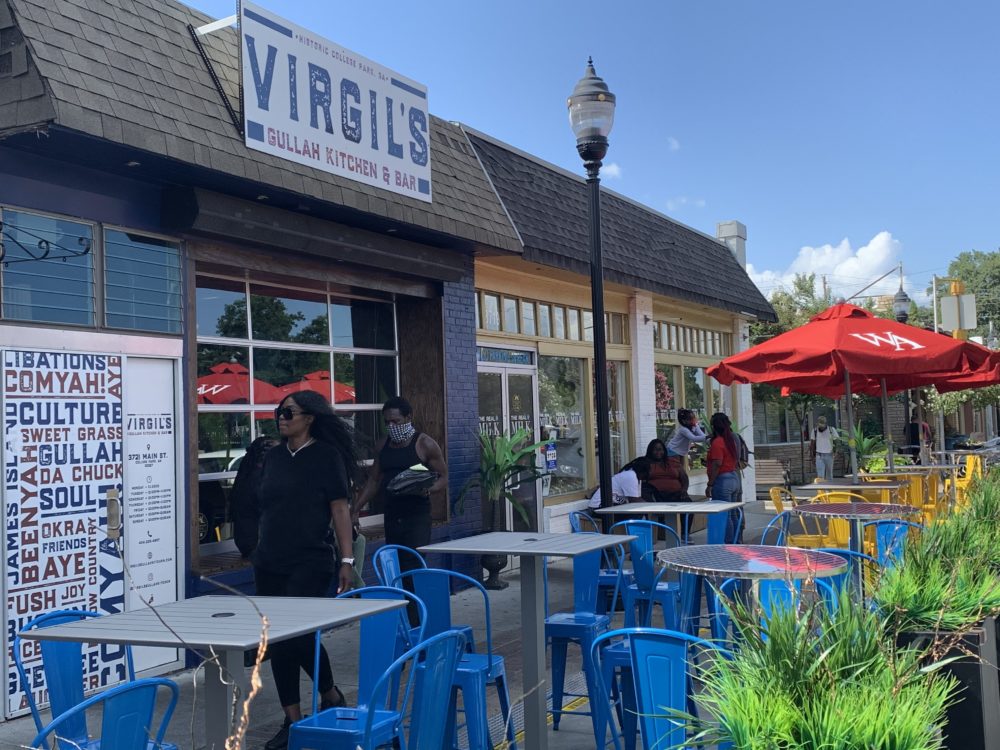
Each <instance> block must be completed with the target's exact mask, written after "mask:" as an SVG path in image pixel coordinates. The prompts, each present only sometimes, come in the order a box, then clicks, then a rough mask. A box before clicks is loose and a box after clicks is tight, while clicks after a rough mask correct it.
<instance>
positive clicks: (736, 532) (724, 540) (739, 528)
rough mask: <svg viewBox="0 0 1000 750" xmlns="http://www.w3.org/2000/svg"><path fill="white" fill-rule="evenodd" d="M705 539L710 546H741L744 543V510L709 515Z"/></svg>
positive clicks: (737, 509)
mask: <svg viewBox="0 0 1000 750" xmlns="http://www.w3.org/2000/svg"><path fill="white" fill-rule="evenodd" d="M705 537H706V540H707V541H708V543H709V544H740V543H741V542H742V541H743V508H735V509H733V510H731V511H728V512H726V513H711V514H709V516H708V524H707V528H706V531H705Z"/></svg>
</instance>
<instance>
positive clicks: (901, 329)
mask: <svg viewBox="0 0 1000 750" xmlns="http://www.w3.org/2000/svg"><path fill="white" fill-rule="evenodd" d="M990 359H991V353H990V350H989V349H986V348H985V347H981V346H978V345H977V344H973V343H972V342H969V341H961V340H958V339H953V338H950V337H948V336H943V335H941V334H939V333H935V332H933V331H927V330H924V329H923V328H916V327H914V326H908V325H905V324H903V323H897V322H896V321H894V320H887V319H885V318H877V317H875V316H874V315H873V314H872V313H871V312H869V311H868V310H864V309H862V308H860V307H856V306H854V305H848V304H839V305H833V306H832V307H830V308H828V309H826V310H824V311H823V312H821V313H819V314H817V315H814V316H813V317H812V318H811V319H810V321H809V322H808V323H806V324H805V325H803V326H799V327H798V328H796V329H794V330H791V331H787V332H786V333H783V334H781V335H779V336H775V337H774V338H772V339H769V340H768V341H765V342H763V343H761V344H758V345H756V346H753V347H751V348H749V349H747V350H746V351H743V352H740V353H738V354H734V355H733V356H731V357H727V358H726V359H724V360H722V361H721V362H719V363H718V364H717V365H714V366H712V367H710V368H709V369H708V371H707V372H708V374H709V375H711V376H712V377H714V378H715V379H716V380H718V381H719V382H720V383H722V384H723V385H730V384H732V383H772V384H774V385H777V386H781V387H782V388H783V389H788V390H790V391H797V392H799V393H815V394H819V395H830V394H831V393H833V392H835V393H836V395H839V394H840V393H846V394H847V395H850V394H851V393H854V392H865V391H867V390H870V389H871V388H872V387H873V386H874V387H876V388H878V389H879V390H882V392H883V393H886V392H887V391H889V390H897V391H898V390H903V389H905V388H916V387H919V386H924V385H933V384H934V383H935V381H938V382H944V381H945V380H946V379H952V378H956V379H957V378H963V377H972V376H974V375H975V374H976V373H977V372H982V371H985V370H988V368H989V367H990ZM847 410H848V421H849V422H850V423H851V424H853V414H852V409H851V399H850V398H848V399H847ZM849 445H850V447H851V469H852V471H853V473H854V474H855V476H857V456H856V454H855V452H854V445H853V440H850V441H849ZM890 456H891V451H890Z"/></svg>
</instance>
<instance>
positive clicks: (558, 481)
mask: <svg viewBox="0 0 1000 750" xmlns="http://www.w3.org/2000/svg"><path fill="white" fill-rule="evenodd" d="M584 382H585V381H584V360H582V359H577V358H574V357H539V358H538V403H539V410H540V413H539V419H540V427H541V436H542V439H548V440H550V441H554V442H555V443H556V461H557V463H556V469H555V471H554V472H552V475H551V483H550V486H549V496H554V495H565V494H569V493H571V492H582V491H583V490H585V489H587V484H586V483H587V465H588V461H589V457H590V456H591V455H593V448H592V445H591V443H590V441H589V440H588V438H587V430H586V429H585V427H584V418H583V417H584V412H585V409H586V397H585V394H584Z"/></svg>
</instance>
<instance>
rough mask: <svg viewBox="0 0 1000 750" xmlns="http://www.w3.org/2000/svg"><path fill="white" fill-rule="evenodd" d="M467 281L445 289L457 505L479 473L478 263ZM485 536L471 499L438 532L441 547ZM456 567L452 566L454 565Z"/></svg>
mask: <svg viewBox="0 0 1000 750" xmlns="http://www.w3.org/2000/svg"><path fill="white" fill-rule="evenodd" d="M456 261H457V262H459V263H460V264H461V267H462V270H463V271H464V275H463V277H462V280H461V281H456V282H447V283H445V284H444V295H443V299H442V314H443V317H444V342H445V345H444V362H445V378H444V392H445V419H446V423H447V425H448V439H447V443H448V494H449V496H450V497H451V499H452V501H454V500H455V499H456V498H457V497H458V493H459V492H461V491H462V487H463V486H464V485H465V483H466V482H467V481H468V479H469V477H470V476H472V474H473V473H474V472H475V471H476V470H477V469H478V468H479V443H478V440H477V438H476V435H478V434H479V387H478V380H477V376H476V316H475V307H474V305H475V289H474V275H473V264H472V258H465V257H462V258H458V259H456ZM481 530H482V513H481V509H480V506H479V495H478V493H476V494H475V495H470V496H469V497H468V498H467V499H466V502H465V510H464V513H462V515H456V514H455V513H454V512H453V513H452V514H451V515H450V518H449V522H448V524H447V525H441V526H437V527H435V529H434V539H435V541H438V540H442V539H457V538H460V537H463V536H470V535H472V534H478V533H479V532H480V531H481ZM449 562H450V564H448V563H449ZM431 564H432V565H434V564H441V565H444V566H446V567H451V568H452V569H453V570H458V571H461V572H462V573H465V574H467V575H470V576H472V577H473V578H480V577H481V572H482V569H481V568H480V566H479V560H478V559H476V558H474V557H473V556H471V555H457V556H455V557H454V558H453V559H451V560H450V561H445V560H441V561H439V562H438V563H434V562H433V561H432V562H431Z"/></svg>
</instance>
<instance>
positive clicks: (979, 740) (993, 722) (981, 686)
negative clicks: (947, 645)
mask: <svg viewBox="0 0 1000 750" xmlns="http://www.w3.org/2000/svg"><path fill="white" fill-rule="evenodd" d="M998 626H1000V623H998V622H997V620H995V619H994V618H992V617H989V618H987V619H986V620H985V621H984V622H983V623H982V624H981V625H980V626H979V627H976V628H973V629H972V630H970V631H969V632H968V633H967V634H966V635H965V636H963V638H962V639H961V643H960V645H959V646H956V647H955V648H953V649H951V650H950V651H949V652H948V653H946V654H944V655H943V656H942V657H941V658H943V659H950V658H953V657H960V658H959V659H958V660H957V661H955V662H952V663H951V664H949V665H947V666H946V667H944V668H943V669H942V672H944V673H946V674H950V675H953V676H954V677H955V678H956V679H957V680H958V684H959V692H958V695H957V696H956V702H955V704H954V705H953V706H951V708H949V709H948V713H947V718H948V724H947V725H946V726H945V728H944V733H945V743H944V746H945V747H946V748H949V749H950V750H995V749H996V748H1000V679H998V673H997V663H998V662H997V635H998V632H997V629H998ZM936 635H937V637H940V635H939V634H935V633H932V632H929V631H928V632H915V633H902V634H900V637H899V645H900V646H915V647H917V648H926V647H927V646H929V645H930V643H931V642H932V641H933V640H934V638H935V636H936ZM968 654H974V655H975V656H969V655H968Z"/></svg>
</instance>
